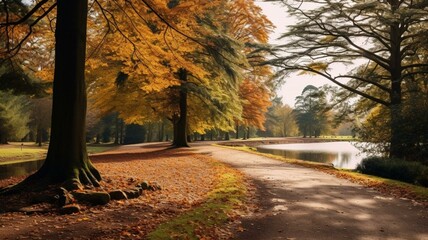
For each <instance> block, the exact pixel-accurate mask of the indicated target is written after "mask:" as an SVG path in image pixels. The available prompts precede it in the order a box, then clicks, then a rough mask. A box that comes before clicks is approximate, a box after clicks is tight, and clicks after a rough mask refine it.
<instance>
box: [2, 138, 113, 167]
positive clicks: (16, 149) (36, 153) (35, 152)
mask: <svg viewBox="0 0 428 240" xmlns="http://www.w3.org/2000/svg"><path fill="white" fill-rule="evenodd" d="M22 144H23V145H22V146H21V143H15V142H13V143H11V144H8V145H0V164H5V163H12V162H23V161H31V160H38V159H43V158H45V156H46V152H47V145H43V146H42V147H37V145H35V144H34V143H28V142H26V143H22ZM116 147H117V145H114V144H96V145H95V144H92V145H88V147H87V150H88V153H89V154H95V153H100V152H105V151H108V150H110V149H113V148H116Z"/></svg>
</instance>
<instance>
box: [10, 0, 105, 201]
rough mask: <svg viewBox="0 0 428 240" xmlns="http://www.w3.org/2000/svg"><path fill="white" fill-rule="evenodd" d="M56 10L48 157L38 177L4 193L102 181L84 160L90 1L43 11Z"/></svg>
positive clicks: (62, 1) (64, 3) (61, 2)
mask: <svg viewBox="0 0 428 240" xmlns="http://www.w3.org/2000/svg"><path fill="white" fill-rule="evenodd" d="M46 2H47V1H42V2H40V3H37V4H36V5H35V6H34V8H33V10H30V11H29V12H28V13H27V14H26V15H24V17H22V21H26V20H27V19H28V18H30V17H31V16H32V15H33V14H34V12H37V10H39V9H40V8H41V7H42V6H43V5H44V4H46ZM54 6H56V8H57V18H56V30H55V72H54V84H53V107H52V125H51V137H50V145H49V149H48V153H47V157H46V160H45V162H44V164H43V166H42V167H41V168H40V169H39V170H38V171H37V172H36V173H34V174H33V175H31V176H29V177H28V178H27V179H26V180H24V181H23V182H22V183H21V184H18V185H17V186H16V187H14V188H12V189H10V190H3V191H6V192H7V191H9V192H10V191H14V190H19V189H20V188H21V187H25V186H26V184H37V185H42V186H43V185H46V184H55V183H64V185H65V186H66V187H67V188H69V189H73V188H79V187H81V184H84V185H92V186H99V181H100V180H101V176H100V174H99V173H98V171H97V170H96V169H95V167H94V166H93V165H92V163H91V162H90V160H89V158H88V154H87V151H86V143H85V116H86V87H85V77H84V69H85V52H86V19H87V8H88V1H87V0H76V1H66V0H59V1H58V2H57V3H55V4H53V5H52V6H51V8H50V9H49V11H47V12H50V10H52V9H53V7H54ZM6 8H7V6H6ZM44 16H45V15H42V16H40V17H38V18H37V19H39V18H42V17H44ZM19 21H21V20H19ZM15 23H16V22H15ZM15 23H14V22H8V21H6V23H5V25H3V24H2V26H5V27H6V31H8V29H7V27H8V26H9V25H13V24H15ZM35 23H37V22H35ZM30 33H31V32H30ZM64 126H66V127H64Z"/></svg>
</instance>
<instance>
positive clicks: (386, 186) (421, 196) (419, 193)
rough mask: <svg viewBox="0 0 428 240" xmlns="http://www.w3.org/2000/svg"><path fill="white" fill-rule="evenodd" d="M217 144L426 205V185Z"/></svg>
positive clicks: (247, 148) (427, 197)
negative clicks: (306, 168)
mask: <svg viewBox="0 0 428 240" xmlns="http://www.w3.org/2000/svg"><path fill="white" fill-rule="evenodd" d="M219 146H220V147H225V148H231V149H236V150H240V151H245V152H250V153H252V154H257V155H261V156H265V157H269V158H273V159H276V160H280V161H283V162H287V163H291V164H297V165H300V166H304V167H308V168H314V169H318V170H320V171H323V172H326V173H328V174H331V175H335V176H336V177H339V178H344V179H348V180H350V181H351V182H355V183H358V184H361V185H363V186H366V187H370V188H374V189H376V190H378V191H380V192H382V193H385V194H388V195H392V196H395V197H398V198H403V197H404V198H408V199H412V200H415V201H418V202H422V203H423V204H426V205H428V188H426V187H421V186H416V185H413V184H409V183H405V182H401V181H397V180H392V179H387V178H381V177H376V176H372V175H366V174H362V173H357V172H355V171H352V170H346V169H336V168H334V167H332V166H329V165H327V164H323V163H317V162H309V161H303V160H299V159H288V158H285V157H282V156H277V155H273V154H268V153H260V152H257V149H256V148H254V147H229V146H221V145H219Z"/></svg>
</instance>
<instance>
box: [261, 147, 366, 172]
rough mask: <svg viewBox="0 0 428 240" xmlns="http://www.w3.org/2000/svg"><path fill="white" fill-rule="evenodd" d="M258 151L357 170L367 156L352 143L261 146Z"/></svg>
mask: <svg viewBox="0 0 428 240" xmlns="http://www.w3.org/2000/svg"><path fill="white" fill-rule="evenodd" d="M257 151H259V152H263V153H270V154H275V155H279V156H284V157H287V158H294V159H301V160H306V161H313V162H321V163H330V164H333V166H334V167H335V168H345V169H355V168H356V167H357V165H358V164H359V163H360V162H361V160H362V159H363V158H365V157H366V155H365V154H363V153H361V152H360V151H359V150H358V149H357V148H356V147H355V146H353V145H352V143H350V142H324V143H292V144H272V145H261V146H258V147H257Z"/></svg>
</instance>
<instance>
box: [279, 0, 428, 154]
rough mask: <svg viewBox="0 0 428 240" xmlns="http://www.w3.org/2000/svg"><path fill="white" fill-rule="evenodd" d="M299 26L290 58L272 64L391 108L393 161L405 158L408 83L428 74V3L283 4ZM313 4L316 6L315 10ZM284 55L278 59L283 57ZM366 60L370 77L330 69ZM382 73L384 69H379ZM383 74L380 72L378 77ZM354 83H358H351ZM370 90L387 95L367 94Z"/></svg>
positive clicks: (288, 36)
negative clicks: (321, 79)
mask: <svg viewBox="0 0 428 240" xmlns="http://www.w3.org/2000/svg"><path fill="white" fill-rule="evenodd" d="M281 2H284V3H286V5H287V6H288V8H289V13H290V14H291V16H293V17H295V18H296V19H297V20H298V21H297V22H298V24H295V25H293V26H291V27H290V30H289V31H288V32H287V33H285V34H284V35H283V36H282V38H283V39H285V40H286V41H287V43H286V44H284V45H281V46H279V47H278V49H282V50H283V54H284V55H281V54H280V55H279V56H280V57H278V58H276V59H275V60H273V61H271V63H272V64H274V65H276V66H278V67H280V68H282V72H283V73H286V72H289V71H290V70H294V71H304V72H309V73H313V74H318V75H321V76H323V77H325V78H327V79H329V80H330V81H332V82H333V83H335V84H337V85H339V86H341V87H342V88H344V89H346V90H348V91H351V92H353V93H355V94H358V95H359V96H361V97H363V98H367V99H369V100H371V101H374V102H376V103H377V104H381V105H383V106H385V107H386V108H387V109H388V111H389V116H384V117H388V118H390V126H389V129H390V132H391V135H390V139H389V154H390V156H391V157H403V155H404V154H403V150H404V148H405V145H406V144H405V143H404V142H403V138H402V134H403V129H402V128H401V127H400V126H401V122H402V110H403V109H402V101H403V92H402V91H403V89H402V85H403V83H404V82H406V81H412V79H414V77H415V76H418V75H421V74H424V73H426V72H427V71H426V68H427V66H428V63H427V62H426V59H425V60H424V58H423V56H424V54H423V53H422V50H423V46H424V43H425V41H426V38H427V36H428V30H427V28H426V16H427V15H428V2H427V1H423V0H418V1H411V0H388V1H358V0H346V1H337V0H334V1H330V0H328V1H327V0H326V1H324V0H322V1H316V2H315V3H314V2H313V1H307V0H303V1H281ZM309 3H313V4H314V5H315V6H314V5H312V6H310V5H308V4H309ZM277 56H278V55H277ZM356 60H362V61H365V62H366V63H367V64H366V67H365V68H364V74H362V75H360V74H358V75H356V74H348V73H341V74H338V75H337V74H336V75H335V74H334V73H333V72H332V71H330V70H331V68H330V67H332V66H334V65H335V64H340V63H344V64H347V63H353V62H355V61H356ZM378 69H381V71H377V70H378ZM374 72H378V73H380V74H373V73H374ZM349 80H354V81H355V82H356V84H351V85H348V84H347V81H349ZM367 86H371V87H374V88H376V89H377V90H378V91H380V92H381V93H382V94H380V95H373V94H370V92H366V91H364V90H365V89H366V88H367Z"/></svg>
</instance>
